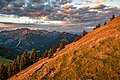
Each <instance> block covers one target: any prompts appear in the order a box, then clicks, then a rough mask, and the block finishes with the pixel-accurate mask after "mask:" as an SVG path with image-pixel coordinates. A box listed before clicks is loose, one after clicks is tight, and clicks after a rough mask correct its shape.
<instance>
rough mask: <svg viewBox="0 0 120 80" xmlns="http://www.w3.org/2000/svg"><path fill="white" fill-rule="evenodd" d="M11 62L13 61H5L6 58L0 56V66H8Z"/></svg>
mask: <svg viewBox="0 0 120 80" xmlns="http://www.w3.org/2000/svg"><path fill="white" fill-rule="evenodd" d="M10 62H12V60H10V59H5V58H2V57H1V56H0V64H1V63H4V64H5V65H7V64H8V63H10Z"/></svg>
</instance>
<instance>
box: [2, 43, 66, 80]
mask: <svg viewBox="0 0 120 80" xmlns="http://www.w3.org/2000/svg"><path fill="white" fill-rule="evenodd" d="M63 48H65V44H64V42H61V43H60V46H59V50H62V49H63ZM56 51H57V47H56V46H53V47H52V48H50V49H49V50H46V51H45V52H44V53H43V54H42V55H41V59H43V58H46V57H48V58H51V57H52V56H53V54H54V53H55V52H56ZM38 60H39V55H38V54H37V53H36V51H35V49H34V48H33V49H32V51H31V53H30V54H28V53H27V51H24V52H23V54H22V55H21V56H17V58H16V59H14V61H13V62H12V63H9V64H8V65H7V66H5V65H4V64H3V63H1V64H0V80H6V79H7V78H10V77H12V76H13V75H15V74H17V73H18V72H20V71H22V70H24V69H25V68H27V67H28V66H30V65H32V64H34V63H35V62H37V61H38Z"/></svg>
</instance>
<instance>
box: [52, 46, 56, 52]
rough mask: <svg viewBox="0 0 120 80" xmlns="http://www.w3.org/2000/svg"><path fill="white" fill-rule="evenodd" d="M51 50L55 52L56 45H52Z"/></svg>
mask: <svg viewBox="0 0 120 80" xmlns="http://www.w3.org/2000/svg"><path fill="white" fill-rule="evenodd" d="M52 51H53V53H55V52H56V51H57V47H56V46H55V45H54V46H53V47H52Z"/></svg>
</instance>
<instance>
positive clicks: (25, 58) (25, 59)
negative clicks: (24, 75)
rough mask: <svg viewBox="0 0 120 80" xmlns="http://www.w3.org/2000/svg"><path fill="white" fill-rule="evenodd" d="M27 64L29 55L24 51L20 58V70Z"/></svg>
mask: <svg viewBox="0 0 120 80" xmlns="http://www.w3.org/2000/svg"><path fill="white" fill-rule="evenodd" d="M28 66H29V57H28V54H27V52H26V51H24V53H23V54H22V57H21V60H20V67H19V68H20V70H23V69H25V68H27V67H28Z"/></svg>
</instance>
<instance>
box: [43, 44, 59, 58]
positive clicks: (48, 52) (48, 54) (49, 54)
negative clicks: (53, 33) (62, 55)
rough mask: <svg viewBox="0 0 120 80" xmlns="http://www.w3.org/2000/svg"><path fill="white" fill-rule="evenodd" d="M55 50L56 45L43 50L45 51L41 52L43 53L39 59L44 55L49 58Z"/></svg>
mask: <svg viewBox="0 0 120 80" xmlns="http://www.w3.org/2000/svg"><path fill="white" fill-rule="evenodd" d="M56 51H57V48H56V46H53V47H52V48H50V49H49V50H45V52H43V54H42V55H41V59H43V58H46V57H48V58H51V57H52V56H53V54H54V53H55V52H56Z"/></svg>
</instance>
